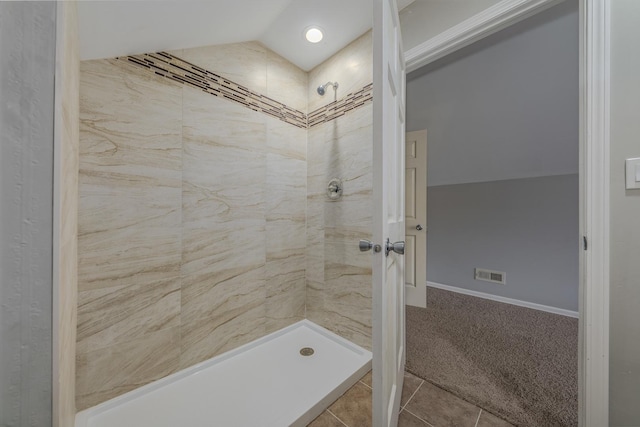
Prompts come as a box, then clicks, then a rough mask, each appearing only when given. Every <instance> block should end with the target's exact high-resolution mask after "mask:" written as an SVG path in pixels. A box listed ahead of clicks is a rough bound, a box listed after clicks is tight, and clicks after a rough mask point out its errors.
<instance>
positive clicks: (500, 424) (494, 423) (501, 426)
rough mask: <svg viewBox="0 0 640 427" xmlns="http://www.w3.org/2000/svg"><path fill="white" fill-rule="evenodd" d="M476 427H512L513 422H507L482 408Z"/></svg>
mask: <svg viewBox="0 0 640 427" xmlns="http://www.w3.org/2000/svg"><path fill="white" fill-rule="evenodd" d="M476 427H513V424H509V423H508V422H506V421H504V420H501V419H500V418H498V417H496V416H495V415H493V414H490V413H488V412H487V411H484V410H483V411H482V414H480V419H479V420H478V424H477V426H476Z"/></svg>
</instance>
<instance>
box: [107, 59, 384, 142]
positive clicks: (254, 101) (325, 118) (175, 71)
mask: <svg viewBox="0 0 640 427" xmlns="http://www.w3.org/2000/svg"><path fill="white" fill-rule="evenodd" d="M116 59H117V60H119V61H124V62H126V63H128V64H131V65H134V66H137V67H142V68H145V69H147V70H149V71H150V72H153V73H154V74H157V75H159V76H161V77H164V78H167V79H170V80H173V81H176V82H178V83H181V84H184V85H187V86H190V87H192V88H195V89H199V90H202V91H203V92H206V93H208V94H211V95H213V96H218V97H221V98H225V99H228V100H230V101H234V102H237V103H239V104H242V105H244V106H245V107H247V108H249V109H251V110H253V111H258V112H261V113H264V114H268V115H270V116H272V117H275V118H277V119H279V120H282V121H283V122H286V123H289V124H292V125H294V126H297V127H299V128H303V129H307V128H309V127H312V126H316V125H319V124H322V123H327V122H329V121H331V120H334V119H337V118H338V117H341V116H343V115H344V114H345V113H346V112H348V111H350V110H353V109H354V108H358V107H361V106H363V105H365V104H366V103H368V102H371V101H372V100H373V83H371V84H369V85H367V86H365V87H363V88H362V89H361V90H359V91H357V92H354V93H350V94H347V96H345V97H344V98H342V99H340V100H338V101H333V102H332V103H330V104H328V105H326V106H324V107H320V108H318V109H317V110H315V111H313V112H312V113H310V114H309V115H308V116H307V115H306V114H305V113H303V112H302V111H298V110H296V109H294V108H291V107H289V106H287V105H285V104H283V103H281V102H278V101H276V100H274V99H271V98H269V97H268V96H264V95H261V94H259V93H258V92H254V91H252V90H251V89H249V88H247V87H244V86H242V85H239V84H237V83H235V82H233V81H231V80H229V79H226V78H224V77H222V76H220V75H218V74H216V73H213V72H211V71H208V70H205V69H204V68H201V67H198V66H197V65H195V64H192V63H190V62H187V61H185V60H183V59H180V58H178V57H177V56H174V55H171V54H170V53H167V52H157V53H145V54H142V55H132V56H121V57H118V58H116Z"/></svg>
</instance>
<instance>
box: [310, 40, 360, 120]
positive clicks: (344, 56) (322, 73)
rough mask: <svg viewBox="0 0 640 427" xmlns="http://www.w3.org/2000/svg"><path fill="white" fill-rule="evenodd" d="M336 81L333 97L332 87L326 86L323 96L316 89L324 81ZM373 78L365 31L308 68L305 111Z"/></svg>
mask: <svg viewBox="0 0 640 427" xmlns="http://www.w3.org/2000/svg"><path fill="white" fill-rule="evenodd" d="M328 81H331V82H335V81H337V82H338V83H339V87H338V90H337V97H336V98H334V91H333V89H332V88H327V92H326V94H325V95H324V96H320V95H318V92H317V91H316V89H317V88H318V86H319V85H322V84H325V83H326V82H328ZM372 81H373V38H372V32H371V31H368V32H366V33H365V34H363V35H362V36H360V37H359V38H357V39H356V40H354V41H353V42H351V43H350V44H349V45H347V46H346V47H345V48H344V49H342V50H340V51H339V52H338V53H336V54H335V55H333V56H332V57H331V58H329V59H327V60H326V61H324V62H323V63H322V64H320V65H318V66H317V67H315V68H314V69H313V70H311V71H310V72H309V86H308V89H307V93H308V96H309V106H308V108H309V110H308V111H309V112H312V111H314V110H315V109H317V108H319V107H322V106H324V105H327V104H329V103H330V102H333V101H334V100H335V99H341V98H343V97H344V96H345V95H347V94H349V93H353V92H355V91H358V90H360V89H362V88H363V87H364V86H366V85H368V84H370V83H371V82H372Z"/></svg>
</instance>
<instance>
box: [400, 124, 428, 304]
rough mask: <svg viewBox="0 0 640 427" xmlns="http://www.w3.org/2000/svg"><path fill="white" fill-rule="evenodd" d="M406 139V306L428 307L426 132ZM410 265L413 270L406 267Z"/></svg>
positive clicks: (416, 133) (414, 133) (418, 132)
mask: <svg viewBox="0 0 640 427" xmlns="http://www.w3.org/2000/svg"><path fill="white" fill-rule="evenodd" d="M405 141H406V142H405V145H406V150H405V151H406V158H405V160H406V164H405V182H406V184H405V197H406V201H405V207H406V208H405V220H406V222H405V225H406V229H405V234H406V238H407V249H406V252H405V262H406V264H407V274H406V275H405V292H406V299H407V304H408V305H412V306H415V307H423V308H424V307H426V306H427V131H426V130H421V131H417V132H408V133H407V135H406V140H405ZM409 241H411V242H412V244H411V245H409V244H408V243H409ZM409 266H411V268H413V269H414V270H413V271H411V270H409V269H408V268H409Z"/></svg>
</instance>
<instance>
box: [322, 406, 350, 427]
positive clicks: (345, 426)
mask: <svg viewBox="0 0 640 427" xmlns="http://www.w3.org/2000/svg"><path fill="white" fill-rule="evenodd" d="M327 412H328V413H330V414H331V415H333V418H335V419H336V420H338V421H340V423H342V425H343V426H344V427H349V426H348V425H346V424H345V423H344V421H342V420H341V419H340V418H338V416H337V415H336V414H334V413H333V412H331V411H330V410H328V409H327Z"/></svg>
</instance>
